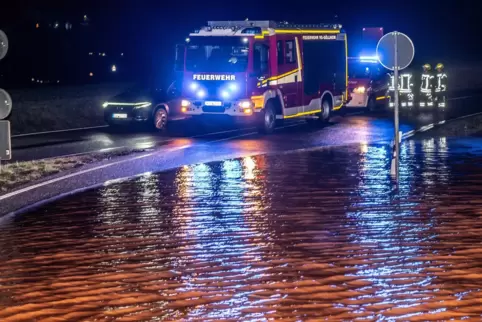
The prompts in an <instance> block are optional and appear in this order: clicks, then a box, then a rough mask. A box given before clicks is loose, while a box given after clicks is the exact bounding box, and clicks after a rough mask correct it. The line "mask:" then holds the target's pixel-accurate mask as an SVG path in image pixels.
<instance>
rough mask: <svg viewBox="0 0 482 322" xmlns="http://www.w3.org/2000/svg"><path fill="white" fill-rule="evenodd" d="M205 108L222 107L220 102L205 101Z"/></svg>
mask: <svg viewBox="0 0 482 322" xmlns="http://www.w3.org/2000/svg"><path fill="white" fill-rule="evenodd" d="M204 105H206V106H223V102H220V101H206V102H205V103H204Z"/></svg>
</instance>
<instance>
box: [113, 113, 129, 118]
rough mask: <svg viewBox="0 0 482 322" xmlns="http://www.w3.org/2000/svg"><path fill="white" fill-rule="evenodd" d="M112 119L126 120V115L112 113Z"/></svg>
mask: <svg viewBox="0 0 482 322" xmlns="http://www.w3.org/2000/svg"><path fill="white" fill-rule="evenodd" d="M112 118H114V119H126V118H127V114H125V113H121V114H119V113H114V114H112Z"/></svg>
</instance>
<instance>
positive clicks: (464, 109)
mask: <svg viewBox="0 0 482 322" xmlns="http://www.w3.org/2000/svg"><path fill="white" fill-rule="evenodd" d="M481 97H482V96H480V95H479V96H475V95H472V96H459V97H454V98H452V99H451V101H449V102H448V106H447V108H446V109H445V110H444V111H439V112H437V113H434V109H433V108H430V109H429V108H427V109H424V110H421V111H416V112H408V113H403V115H402V118H401V130H402V131H409V130H411V129H416V128H419V127H421V126H424V125H427V124H431V123H433V122H438V121H441V120H446V119H452V118H456V117H460V116H462V115H467V114H471V113H476V112H480V111H481V109H480V105H479V100H480V98H481ZM349 113H350V114H353V113H355V114H357V115H355V116H354V115H352V116H348V117H334V118H332V124H331V125H332V126H329V127H325V128H324V129H323V130H322V131H319V130H320V129H319V128H318V129H316V133H315V134H314V135H313V129H309V128H307V127H306V126H305V125H304V122H303V121H299V120H296V121H294V122H287V123H286V125H287V126H292V125H294V124H297V123H298V124H300V125H301V124H302V125H303V126H302V127H300V128H299V129H298V128H297V129H296V131H295V132H293V133H294V135H285V136H284V137H283V139H282V140H283V142H284V144H286V145H287V146H289V148H297V147H298V146H299V145H301V146H302V147H307V146H318V145H319V144H320V142H328V143H329V144H331V145H343V144H346V143H350V142H349V141H350V139H349V137H350V134H348V138H347V134H346V131H344V129H345V128H346V127H347V126H348V127H349V126H351V125H352V124H353V123H356V122H369V125H370V126H371V127H372V128H379V129H381V130H382V131H384V132H387V135H391V132H390V131H391V130H389V127H390V126H391V125H390V124H391V123H393V121H392V119H393V116H392V113H390V112H388V113H380V112H378V113H363V112H362V111H360V110H350V111H349ZM147 128H148V127H146V126H134V127H126V128H124V129H121V130H113V129H110V128H108V127H105V128H100V129H90V130H89V129H88V130H80V131H72V132H60V133H47V134H42V135H33V136H20V137H18V136H17V137H14V138H13V139H12V149H13V152H12V156H13V159H12V162H16V161H30V160H36V159H44V158H52V157H59V156H66V155H77V154H83V153H90V152H97V151H101V152H107V151H119V150H123V149H153V148H156V149H162V148H170V147H172V146H177V145H179V144H182V142H184V141H185V140H186V139H189V140H190V142H191V143H192V144H204V142H205V141H209V140H213V139H229V138H232V137H236V136H241V137H243V138H244V139H254V140H256V141H262V142H263V143H265V144H266V145H267V146H270V145H271V143H272V142H273V141H276V140H277V138H276V137H272V136H267V137H260V136H259V135H258V134H257V133H256V129H255V128H254V127H253V124H249V123H242V124H240V123H232V122H229V121H227V120H226V119H219V120H211V121H208V122H206V123H205V124H203V125H202V126H201V125H199V124H196V123H194V122H191V121H190V120H176V121H172V122H171V123H170V127H169V131H168V132H167V133H156V132H154V131H151V130H148V129H147ZM291 128H292V127H291ZM306 131H307V132H308V135H309V138H300V137H298V135H305V132H306ZM285 132H286V131H285ZM340 132H342V133H340ZM383 135H385V134H383ZM368 136H370V135H368ZM368 139H369V138H368ZM266 152H270V151H266Z"/></svg>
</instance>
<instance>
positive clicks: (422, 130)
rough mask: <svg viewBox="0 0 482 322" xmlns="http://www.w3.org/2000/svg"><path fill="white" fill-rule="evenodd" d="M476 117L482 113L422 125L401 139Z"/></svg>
mask: <svg viewBox="0 0 482 322" xmlns="http://www.w3.org/2000/svg"><path fill="white" fill-rule="evenodd" d="M477 115H482V112H477V113H473V114H469V115H464V116H459V117H456V118H454V119H450V120H442V121H439V122H436V123H431V124H427V125H424V126H422V127H420V128H418V129H416V130H412V131H409V132H407V133H404V134H403V135H402V139H408V138H411V137H412V136H414V135H415V134H417V133H420V132H426V131H428V130H431V129H433V128H434V127H435V126H437V125H443V124H446V123H450V122H453V121H458V120H463V119H466V118H468V117H472V116H477Z"/></svg>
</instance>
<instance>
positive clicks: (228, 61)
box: [186, 37, 249, 72]
mask: <svg viewBox="0 0 482 322" xmlns="http://www.w3.org/2000/svg"><path fill="white" fill-rule="evenodd" d="M197 38H201V39H197ZM244 39H245V38H242V37H192V39H191V41H190V43H189V45H188V46H187V53H186V69H187V70H188V71H196V72H199V71H202V72H243V71H246V69H247V67H248V53H249V47H248V44H247V43H244V41H243V40H244Z"/></svg>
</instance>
